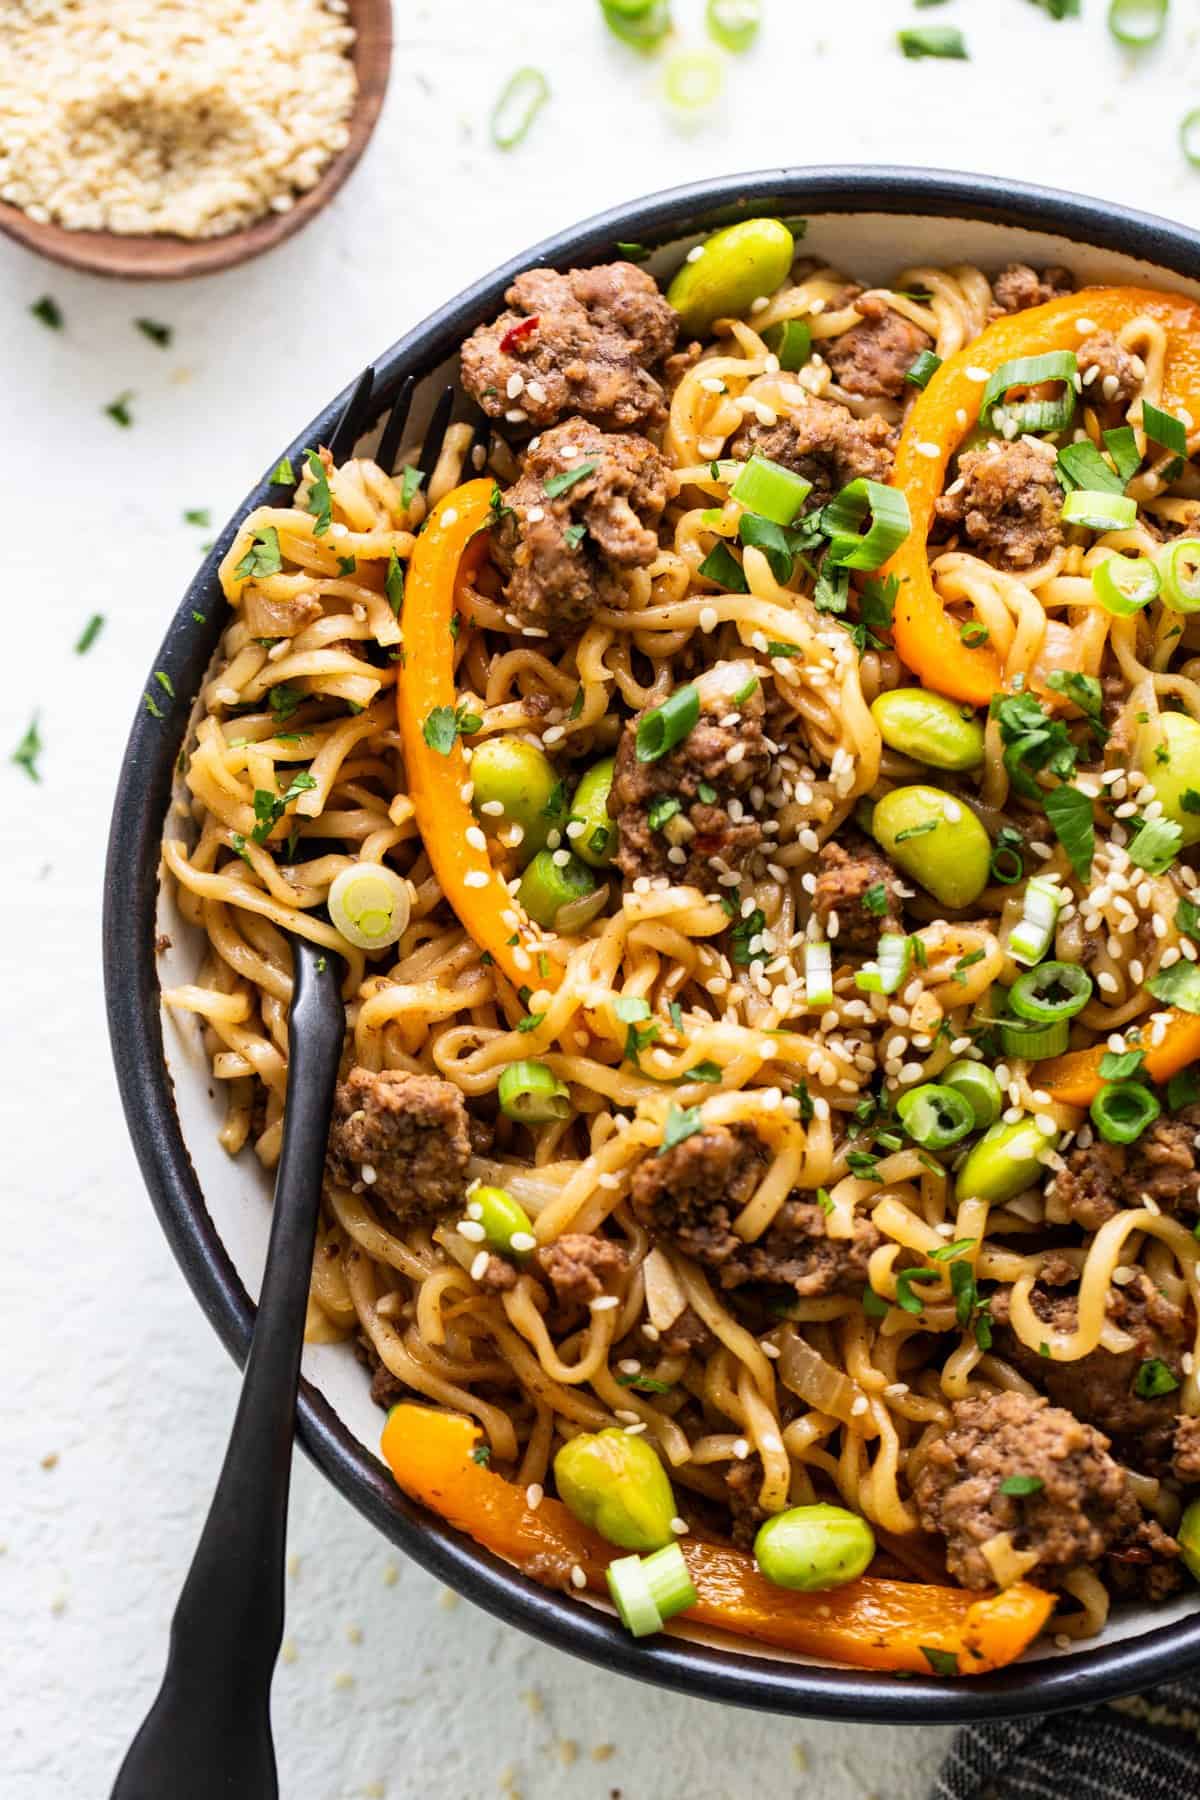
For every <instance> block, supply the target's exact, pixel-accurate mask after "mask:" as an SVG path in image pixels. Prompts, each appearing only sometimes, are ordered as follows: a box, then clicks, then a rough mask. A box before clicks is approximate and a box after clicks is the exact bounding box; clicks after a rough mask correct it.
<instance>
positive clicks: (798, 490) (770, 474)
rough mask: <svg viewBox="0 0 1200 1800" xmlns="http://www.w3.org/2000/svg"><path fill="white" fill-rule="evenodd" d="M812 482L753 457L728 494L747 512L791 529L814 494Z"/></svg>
mask: <svg viewBox="0 0 1200 1800" xmlns="http://www.w3.org/2000/svg"><path fill="white" fill-rule="evenodd" d="M812 485H813V484H812V482H811V481H806V480H805V479H804V477H803V475H797V474H796V473H795V472H794V471H793V470H792V469H785V468H784V466H783V464H782V463H777V462H772V461H771V460H770V458H769V457H766V456H757V455H756V456H752V457H751V458H750V460H749V462H747V463H743V465H742V469H741V473H740V474H739V475H738V478H737V480H736V481H735V482H734V484H733V486H732V487H731V488H730V490H729V494H730V498H731V499H733V500H737V501H739V502H740V503H741V505H743V506H744V507H745V508H746V509H747V511H748V512H752V513H757V514H759V516H760V517H761V518H764V519H770V520H771V522H772V524H774V525H790V524H791V522H792V520H793V519H794V518H795V517H796V514H797V513H798V512H799V511H800V510H801V508H802V507H803V505H804V502H805V501H806V500H807V499H808V496H809V495H810V494H811V493H812Z"/></svg>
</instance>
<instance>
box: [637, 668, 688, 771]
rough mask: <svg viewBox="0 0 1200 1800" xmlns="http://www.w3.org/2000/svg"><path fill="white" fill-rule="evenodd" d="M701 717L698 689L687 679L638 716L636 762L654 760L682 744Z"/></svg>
mask: <svg viewBox="0 0 1200 1800" xmlns="http://www.w3.org/2000/svg"><path fill="white" fill-rule="evenodd" d="M699 717H700V694H699V690H698V689H697V688H696V687H694V686H693V685H692V683H691V682H689V683H688V685H687V687H681V688H676V689H675V692H674V693H673V694H668V695H667V698H666V699H665V700H664V701H663V703H662V705H661V706H655V707H652V708H651V710H650V711H649V712H648V713H643V714H642V716H641V718H640V719H639V720H638V727H637V739H636V750H637V760H638V761H639V762H643V763H648V762H657V761H658V759H659V757H660V756H665V755H666V754H667V751H668V750H673V749H674V748H675V746H676V744H681V743H682V742H683V740H684V738H685V737H686V736H687V734H688V732H689V731H690V730H691V729H692V726H693V725H694V724H695V723H696V720H697V719H698V718H699Z"/></svg>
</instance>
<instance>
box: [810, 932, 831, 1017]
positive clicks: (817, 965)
mask: <svg viewBox="0 0 1200 1800" xmlns="http://www.w3.org/2000/svg"><path fill="white" fill-rule="evenodd" d="M804 993H805V998H806V1001H807V1003H808V1005H809V1006H830V1005H832V1003H833V951H832V950H831V949H830V947H829V945H828V944H805V946H804Z"/></svg>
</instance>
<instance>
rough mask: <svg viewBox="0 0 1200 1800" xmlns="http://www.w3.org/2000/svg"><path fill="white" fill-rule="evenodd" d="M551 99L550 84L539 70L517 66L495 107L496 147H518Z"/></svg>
mask: <svg viewBox="0 0 1200 1800" xmlns="http://www.w3.org/2000/svg"><path fill="white" fill-rule="evenodd" d="M549 98H550V83H549V82H548V81H547V80H546V77H545V76H544V75H543V74H542V71H541V70H540V69H531V68H525V69H518V70H517V72H516V74H515V75H512V76H510V77H509V79H508V81H507V82H506V83H505V84H504V87H503V89H502V90H501V93H500V98H499V99H498V100H497V102H496V104H495V106H494V107H493V108H492V142H493V144H495V146H496V148H497V150H515V149H516V147H517V145H518V144H519V143H520V142H521V141H522V139H523V138H524V137H525V135H526V133H527V132H528V130H529V127H530V126H531V125H532V124H533V121H534V120H535V119H536V118H537V115H538V114H539V113H540V112H541V110H542V108H543V106H545V104H546V102H547V100H548V99H549Z"/></svg>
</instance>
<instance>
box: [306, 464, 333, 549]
mask: <svg viewBox="0 0 1200 1800" xmlns="http://www.w3.org/2000/svg"><path fill="white" fill-rule="evenodd" d="M304 460H305V462H306V464H307V465H308V472H309V475H310V476H311V477H312V485H311V486H310V488H309V490H308V499H307V500H306V501H305V503H304V505H305V509H306V511H308V512H310V513H311V514H312V516H313V518H314V519H315V520H316V521H317V522H316V524H315V525H314V526H313V536H314V537H324V536H325V533H326V532H327V531H328V530H329V527H330V525H331V524H332V523H333V495H332V493H331V492H330V489H329V474H328V471H327V470H326V468H325V464H324V462H323V461H322V460H321V457H320V456H319V455H318V454H317V452H316V451H315V450H306V451H305V452H304Z"/></svg>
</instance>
